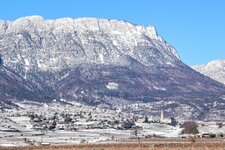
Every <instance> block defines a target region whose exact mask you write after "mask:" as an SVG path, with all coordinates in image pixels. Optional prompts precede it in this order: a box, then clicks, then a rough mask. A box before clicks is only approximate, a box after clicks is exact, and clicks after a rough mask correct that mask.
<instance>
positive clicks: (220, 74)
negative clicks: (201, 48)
mask: <svg viewBox="0 0 225 150" xmlns="http://www.w3.org/2000/svg"><path fill="white" fill-rule="evenodd" d="M192 68H193V69H195V70H196V71H198V72H200V73H202V74H204V75H206V76H208V77H210V78H212V79H214V80H216V81H218V82H221V83H223V84H225V59H219V60H214V61H211V62H209V63H208V64H206V65H196V66H193V67H192Z"/></svg>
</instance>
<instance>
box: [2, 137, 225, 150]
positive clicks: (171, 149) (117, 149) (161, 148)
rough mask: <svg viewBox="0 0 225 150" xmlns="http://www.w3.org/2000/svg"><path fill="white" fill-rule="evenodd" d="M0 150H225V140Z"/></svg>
mask: <svg viewBox="0 0 225 150" xmlns="http://www.w3.org/2000/svg"><path fill="white" fill-rule="evenodd" d="M0 150H225V141H224V139H198V140H197V141H196V142H190V141H188V140H187V139H174V140H172V139H168V140H166V139H163V140H145V141H126V142H112V143H101V144H100V143H98V144H80V145H64V146H33V147H31V146H30V147H7V148H6V147H1V148H0Z"/></svg>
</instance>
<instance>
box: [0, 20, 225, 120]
mask: <svg viewBox="0 0 225 150" xmlns="http://www.w3.org/2000/svg"><path fill="white" fill-rule="evenodd" d="M0 54H1V56H2V60H3V62H4V66H6V67H8V68H10V69H11V70H13V71H15V72H16V73H17V74H19V75H20V76H21V77H23V78H24V80H25V81H26V82H28V83H30V84H29V86H30V87H31V89H32V90H33V91H37V92H38V93H39V95H41V97H42V98H45V99H46V100H49V101H51V100H53V99H56V100H64V101H65V100H66V101H79V102H83V103H87V104H103V103H104V104H106V105H108V106H110V107H112V106H116V105H118V104H127V103H129V104H130V103H137V102H145V103H157V102H158V101H161V102H163V104H162V108H163V109H164V110H166V109H168V112H171V113H174V112H179V111H181V110H183V109H184V105H185V108H188V110H189V111H190V115H189V116H191V117H192V116H193V118H206V117H208V116H209V115H211V114H215V113H217V112H218V111H214V110H217V106H218V105H220V104H223V102H224V100H223V99H222V98H221V96H222V95H224V94H225V87H224V85H222V84H220V83H218V82H216V81H214V80H212V79H210V78H208V77H205V76H203V75H202V74H200V73H198V72H196V71H194V70H192V69H191V68H190V67H188V66H187V65H185V64H184V63H183V62H182V61H181V60H180V58H179V55H178V53H177V52H176V50H175V49H174V48H173V47H172V46H171V45H169V44H168V43H167V42H166V41H165V40H164V39H163V38H162V37H160V36H159V35H158V34H157V31H156V29H155V27H152V26H150V27H143V26H139V25H134V24H131V23H128V22H126V21H117V20H108V19H96V18H78V19H71V18H62V19H57V20H45V19H43V18H42V17H40V16H31V17H24V18H20V19H17V20H16V21H0ZM31 100H32V99H31ZM171 101H173V103H170V102H171ZM215 102H216V104H215ZM115 104H116V105H115ZM217 104H218V105H217ZM162 108H159V109H162ZM175 109H176V111H175ZM172 110H174V111H172ZM176 115H181V114H179V113H176ZM220 115H221V116H222V115H223V114H220Z"/></svg>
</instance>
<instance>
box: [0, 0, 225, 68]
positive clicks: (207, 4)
mask: <svg viewBox="0 0 225 150" xmlns="http://www.w3.org/2000/svg"><path fill="white" fill-rule="evenodd" d="M30 15H41V16H43V17H44V18H46V19H55V18H61V17H72V18H77V17H97V18H109V19H118V20H127V21H129V22H132V23H135V24H140V25H144V26H149V25H154V26H156V28H157V30H158V33H159V34H160V35H161V36H162V37H164V39H165V40H166V41H168V43H170V44H171V45H173V46H174V47H175V48H176V49H177V51H178V52H179V54H180V56H181V58H182V60H183V61H184V62H185V63H187V64H189V65H194V64H202V63H207V62H208V61H211V60H214V59H221V58H225V1H224V0H1V2H0V19H3V20H15V19H17V18H19V17H23V16H30Z"/></svg>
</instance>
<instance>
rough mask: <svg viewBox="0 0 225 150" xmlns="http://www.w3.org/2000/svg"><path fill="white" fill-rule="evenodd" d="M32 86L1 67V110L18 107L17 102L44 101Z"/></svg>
mask: <svg viewBox="0 0 225 150" xmlns="http://www.w3.org/2000/svg"><path fill="white" fill-rule="evenodd" d="M30 85H31V84H29V83H28V82H26V81H25V80H24V79H23V78H21V77H20V76H18V75H17V74H16V73H14V72H12V71H10V70H9V69H7V68H5V67H4V66H2V65H0V109H2V108H10V107H13V106H16V105H15V104H14V103H13V102H12V101H15V100H34V101H37V100H42V98H41V97H40V96H39V95H38V93H37V91H34V89H32V87H30Z"/></svg>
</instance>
